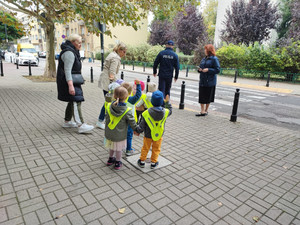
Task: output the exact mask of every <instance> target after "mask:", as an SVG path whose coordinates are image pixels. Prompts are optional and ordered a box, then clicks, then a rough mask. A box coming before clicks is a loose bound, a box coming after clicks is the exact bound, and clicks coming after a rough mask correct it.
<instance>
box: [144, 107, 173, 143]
mask: <svg viewBox="0 0 300 225" xmlns="http://www.w3.org/2000/svg"><path fill="white" fill-rule="evenodd" d="M142 115H143V117H144V119H145V121H146V123H147V125H148V126H149V128H150V130H151V137H152V139H153V141H158V140H159V139H160V138H161V136H162V135H163V133H164V129H165V122H166V119H167V117H168V115H169V110H168V109H165V115H164V117H163V118H162V119H161V120H160V121H155V120H154V119H153V118H152V117H151V116H150V114H149V112H148V110H146V111H145V112H143V114H142Z"/></svg>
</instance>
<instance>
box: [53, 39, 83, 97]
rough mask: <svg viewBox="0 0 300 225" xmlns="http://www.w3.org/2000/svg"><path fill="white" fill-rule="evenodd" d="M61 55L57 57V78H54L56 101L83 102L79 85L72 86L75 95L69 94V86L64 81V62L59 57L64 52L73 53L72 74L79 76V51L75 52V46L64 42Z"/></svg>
mask: <svg viewBox="0 0 300 225" xmlns="http://www.w3.org/2000/svg"><path fill="white" fill-rule="evenodd" d="M61 49H62V51H61V53H60V55H59V59H58V60H59V61H58V67H57V76H56V83H57V92H58V99H59V100H61V101H64V102H82V101H84V98H83V92H82V89H81V85H80V84H78V85H74V89H75V95H74V96H73V95H70V94H69V86H68V83H67V81H66V76H65V72H64V62H63V61H62V59H61V56H62V55H63V54H64V53H65V52H66V51H71V52H73V54H74V56H75V61H74V64H73V67H72V74H81V61H80V54H79V51H78V50H76V48H75V46H74V45H73V44H72V43H71V42H70V41H66V42H65V43H63V44H62V45H61Z"/></svg>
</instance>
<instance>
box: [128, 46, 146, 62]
mask: <svg viewBox="0 0 300 225" xmlns="http://www.w3.org/2000/svg"><path fill="white" fill-rule="evenodd" d="M150 48H151V46H150V45H148V44H140V45H138V46H127V52H126V57H125V60H129V61H139V62H146V61H147V55H146V53H147V51H148V50H149V49H150Z"/></svg>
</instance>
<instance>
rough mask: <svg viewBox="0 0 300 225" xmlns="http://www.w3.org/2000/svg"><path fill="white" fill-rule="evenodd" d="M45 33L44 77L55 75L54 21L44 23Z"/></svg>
mask: <svg viewBox="0 0 300 225" xmlns="http://www.w3.org/2000/svg"><path fill="white" fill-rule="evenodd" d="M44 29H45V35H46V65H45V71H44V77H56V64H55V58H54V23H53V22H50V21H49V22H48V23H47V24H45V28H44Z"/></svg>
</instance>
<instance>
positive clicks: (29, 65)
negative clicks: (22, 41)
mask: <svg viewBox="0 0 300 225" xmlns="http://www.w3.org/2000/svg"><path fill="white" fill-rule="evenodd" d="M28 68H29V76H31V75H32V74H31V61H30V60H29V62H28Z"/></svg>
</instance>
